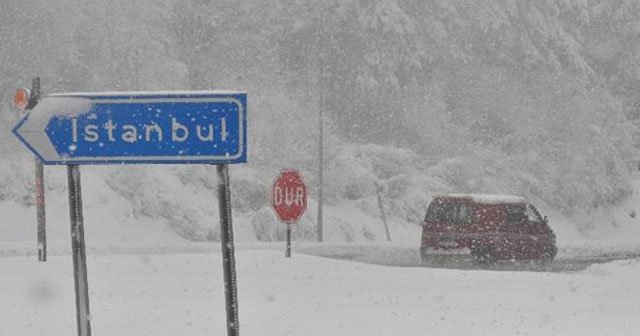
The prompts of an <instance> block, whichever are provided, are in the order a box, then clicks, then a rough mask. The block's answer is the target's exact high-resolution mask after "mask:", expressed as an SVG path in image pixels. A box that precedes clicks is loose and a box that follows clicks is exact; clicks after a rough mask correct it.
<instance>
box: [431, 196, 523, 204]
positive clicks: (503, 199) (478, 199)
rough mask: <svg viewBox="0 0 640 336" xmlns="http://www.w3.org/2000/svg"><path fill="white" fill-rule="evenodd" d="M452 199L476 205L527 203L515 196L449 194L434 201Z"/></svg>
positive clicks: (435, 197)
mask: <svg viewBox="0 0 640 336" xmlns="http://www.w3.org/2000/svg"><path fill="white" fill-rule="evenodd" d="M443 198H445V199H447V198H448V199H452V198H461V199H469V200H471V201H472V202H475V203H482V204H503V203H525V202H526V199H525V198H524V197H522V196H513V195H491V194H447V195H437V196H434V197H433V199H434V200H435V199H443Z"/></svg>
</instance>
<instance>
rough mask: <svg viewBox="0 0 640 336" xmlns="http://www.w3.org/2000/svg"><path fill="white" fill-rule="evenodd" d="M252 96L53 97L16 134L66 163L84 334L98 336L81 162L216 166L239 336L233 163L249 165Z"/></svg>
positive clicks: (230, 308)
mask: <svg viewBox="0 0 640 336" xmlns="http://www.w3.org/2000/svg"><path fill="white" fill-rule="evenodd" d="M246 106H247V95H246V93H243V92H219V91H198V92H192V91H180V92H130V93H124V92H123V93H118V92H116V93H100V92H98V93H66V94H52V95H49V96H47V97H45V98H44V99H42V101H41V102H40V103H39V104H38V105H37V106H36V108H35V111H34V113H29V114H27V115H26V116H25V117H24V118H23V119H22V120H21V121H20V122H19V123H18V125H16V126H15V127H14V129H13V133H14V135H15V136H16V137H17V138H18V139H19V140H20V141H22V142H23V143H24V144H25V145H26V147H27V148H29V149H30V150H31V151H32V152H33V153H34V154H35V155H36V156H37V157H38V158H39V159H40V161H41V162H43V163H44V164H47V165H66V166H67V181H68V186H69V213H70V222H71V247H72V254H73V270H74V284H75V294H76V318H77V323H78V335H79V336H91V319H90V316H91V315H90V310H89V286H88V276H87V264H86V249H85V241H84V218H83V215H82V194H81V188H80V165H84V164H92V165H99V164H101V165H123V164H124V165H126V164H215V165H217V175H218V199H219V206H220V230H221V236H222V239H221V243H222V259H223V274H224V290H225V302H226V308H227V309H226V312H227V334H228V335H229V336H238V335H239V331H238V330H239V325H238V321H239V318H238V295H237V293H238V289H237V281H236V269H235V255H234V254H235V251H234V246H233V227H232V221H231V201H230V199H231V192H230V188H229V164H235V163H244V162H246V161H247V141H246V139H247V108H246Z"/></svg>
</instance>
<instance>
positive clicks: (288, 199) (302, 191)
mask: <svg viewBox="0 0 640 336" xmlns="http://www.w3.org/2000/svg"><path fill="white" fill-rule="evenodd" d="M271 205H272V207H273V211H274V212H275V213H276V215H277V216H278V218H279V219H280V221H281V222H283V223H285V224H287V250H286V252H285V256H286V257H287V258H289V257H291V225H292V224H295V223H296V222H297V221H298V220H299V219H300V218H301V217H302V215H303V214H304V212H305V211H306V210H307V185H306V183H305V182H304V178H303V177H302V175H301V174H300V173H299V172H298V171H297V170H295V169H285V170H282V171H281V172H280V174H279V175H278V177H276V179H275V181H274V182H273V190H272V192H271Z"/></svg>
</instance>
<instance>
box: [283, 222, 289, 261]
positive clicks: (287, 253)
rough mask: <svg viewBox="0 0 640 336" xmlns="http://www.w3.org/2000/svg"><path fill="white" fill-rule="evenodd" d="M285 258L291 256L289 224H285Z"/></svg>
mask: <svg viewBox="0 0 640 336" xmlns="http://www.w3.org/2000/svg"><path fill="white" fill-rule="evenodd" d="M284 256H285V257H286V258H291V224H287V250H286V251H285V252H284Z"/></svg>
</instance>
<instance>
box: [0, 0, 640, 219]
mask: <svg viewBox="0 0 640 336" xmlns="http://www.w3.org/2000/svg"><path fill="white" fill-rule="evenodd" d="M34 76H40V77H42V81H43V88H44V90H45V91H46V92H48V93H51V92H60V91H117V90H172V89H191V90H212V89H234V90H245V91H247V92H248V94H249V110H250V117H249V118H250V119H249V120H250V121H249V122H250V135H249V137H250V143H249V164H248V166H249V167H254V168H256V169H259V167H269V169H274V170H275V169H279V168H280V167H282V166H288V165H290V166H297V167H301V168H302V169H303V170H305V171H308V172H309V173H310V174H309V175H312V173H313V174H315V172H316V167H317V159H318V158H317V144H318V116H319V111H323V113H324V115H325V120H324V122H325V125H326V129H325V132H326V134H325V139H326V142H325V146H326V148H327V149H326V151H327V160H332V159H339V158H342V159H344V158H345V155H343V154H344V152H341V149H344V148H345V146H358V145H376V146H382V147H385V148H386V147H390V148H400V149H401V150H403V151H404V150H406V151H408V152H410V153H412V154H411V155H415V158H416V159H415V161H412V162H406V163H405V164H411V165H415V168H416V169H418V170H419V171H420V172H421V174H423V175H425V176H430V177H433V178H437V179H438V181H440V182H441V183H442V184H443V185H444V186H445V187H444V188H445V189H446V190H450V191H462V192H501V193H518V194H522V195H524V196H527V197H529V198H532V199H534V200H536V201H539V202H542V203H544V204H547V205H549V206H550V207H553V208H555V209H557V210H558V211H560V212H562V213H565V214H572V213H576V212H582V213H584V212H586V213H589V212H590V211H595V210H594V209H599V208H602V207H605V208H606V207H608V206H611V205H615V204H618V203H620V202H621V201H622V200H624V199H626V198H628V197H629V195H630V193H631V192H632V191H631V187H630V178H631V175H630V174H631V172H632V171H634V170H637V166H638V160H639V158H640V151H639V150H638V149H639V147H638V144H639V143H640V142H639V141H640V133H639V132H638V128H637V126H636V125H637V124H636V122H637V120H638V119H640V95H639V93H640V0H619V1H608V0H541V1H528V0H366V1H364V0H342V1H335V0H332V1H313V0H273V1H257V0H241V1H235V0H234V1H231V0H218V1H215V0H187V1H172V0H160V1H159V0H141V1H124V0H114V1H99V0H88V1H82V2H78V1H71V0H60V1H56V2H51V1H47V0H28V1H11V0H0V121H1V125H0V140H1V141H2V143H3V144H2V145H1V146H0V155H2V157H3V158H4V159H3V162H2V163H0V166H4V167H0V172H1V173H2V174H1V175H0V199H2V198H15V197H16V196H15V195H11V192H10V190H15V189H10V188H9V187H7V186H8V185H11V184H12V183H16V182H15V181H16V180H20V179H16V178H15V176H14V175H15V174H16V173H15V172H14V173H10V172H9V168H7V167H8V161H9V160H10V159H9V158H11V157H12V156H14V155H24V154H25V152H23V150H22V149H19V147H20V146H19V145H18V144H17V143H16V142H15V141H13V140H10V135H9V133H8V131H9V129H10V127H11V126H12V125H13V124H14V123H15V121H16V120H17V115H16V113H15V112H14V111H12V107H11V99H12V95H13V92H14V90H15V88H16V87H18V86H26V85H28V83H29V81H30V78H32V77H34ZM365 152H366V151H365ZM401 157H402V156H401ZM411 157H414V156H411ZM274 158H277V159H275V160H274ZM328 164H329V165H331V163H328ZM333 165H334V166H335V165H338V166H339V165H340V164H339V163H336V162H334V163H333ZM347 170H348V169H347ZM340 174H344V175H347V176H349V174H353V172H349V171H343V172H340V173H338V172H334V175H340ZM374 174H375V175H376V176H377V178H379V179H383V180H384V179H386V178H389V176H384V174H383V173H381V172H378V171H376V172H375V173H374ZM330 176H331V174H330ZM310 180H311V181H312V182H314V178H313V177H311V178H310ZM329 183H331V182H329ZM336 188H337V187H336ZM338 189H339V188H338ZM348 194H349V192H346V191H344V190H342V194H341V195H342V196H340V195H338V194H333V195H332V194H329V195H328V196H327V197H328V198H329V199H330V200H331V199H333V200H334V201H336V200H339V199H340V198H341V197H347V198H349V197H357V196H349V195H348ZM352 194H353V193H352ZM356 194H357V192H356ZM345 195H346V196H345ZM389 197H392V196H389Z"/></svg>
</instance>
